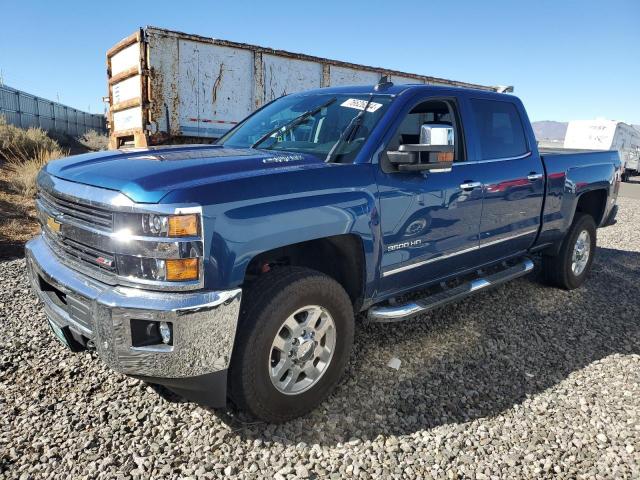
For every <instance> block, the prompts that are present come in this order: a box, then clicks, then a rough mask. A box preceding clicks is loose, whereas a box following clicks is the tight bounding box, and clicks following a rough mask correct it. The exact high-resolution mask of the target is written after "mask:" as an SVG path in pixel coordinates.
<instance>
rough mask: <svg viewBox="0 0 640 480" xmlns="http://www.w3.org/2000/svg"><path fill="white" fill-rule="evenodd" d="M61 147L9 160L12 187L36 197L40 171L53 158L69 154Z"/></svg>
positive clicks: (27, 196)
mask: <svg viewBox="0 0 640 480" xmlns="http://www.w3.org/2000/svg"><path fill="white" fill-rule="evenodd" d="M67 154H68V152H64V151H63V150H62V149H60V148H54V149H52V150H45V149H41V150H36V151H35V153H34V154H33V155H32V156H31V157H30V158H28V159H24V160H23V159H12V160H9V161H8V165H7V173H8V174H9V177H8V178H9V180H10V181H11V187H12V188H13V189H14V190H15V191H17V192H18V193H21V194H22V195H23V196H24V197H26V198H30V199H32V198H34V197H35V195H36V193H37V186H36V178H37V177H38V172H39V171H40V169H41V168H42V167H44V166H45V165H46V164H47V163H49V162H50V161H51V160H56V159H58V158H62V157H64V156H65V155H67Z"/></svg>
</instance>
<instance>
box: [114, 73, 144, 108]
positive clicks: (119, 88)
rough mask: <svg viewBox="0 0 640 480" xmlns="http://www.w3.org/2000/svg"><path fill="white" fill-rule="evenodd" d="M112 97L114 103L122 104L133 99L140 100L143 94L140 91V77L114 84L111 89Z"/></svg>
mask: <svg viewBox="0 0 640 480" xmlns="http://www.w3.org/2000/svg"><path fill="white" fill-rule="evenodd" d="M111 95H112V96H113V103H114V104H115V103H121V102H125V101H127V100H131V99H133V98H140V96H141V95H142V92H141V90H140V75H136V76H135V77H129V78H127V79H126V80H123V81H122V82H118V83H114V84H113V86H112V87H111Z"/></svg>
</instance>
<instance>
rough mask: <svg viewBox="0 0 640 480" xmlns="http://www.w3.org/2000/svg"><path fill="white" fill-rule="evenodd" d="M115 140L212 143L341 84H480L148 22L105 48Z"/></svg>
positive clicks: (114, 144) (125, 142) (113, 143)
mask: <svg viewBox="0 0 640 480" xmlns="http://www.w3.org/2000/svg"><path fill="white" fill-rule="evenodd" d="M107 75H108V87H109V118H108V121H109V131H110V147H111V148H118V147H120V146H123V145H135V146H137V147H144V146H148V145H158V144H162V143H178V142H189V141H202V142H210V141H212V140H213V139H216V138H218V137H220V136H221V135H222V134H224V133H225V132H226V131H227V130H229V129H230V128H231V127H233V126H234V125H235V124H236V123H237V122H238V121H240V120H242V119H243V118H244V117H246V116H247V115H248V114H250V113H251V112H252V111H254V110H255V109H256V108H259V107H260V106H262V105H263V104H265V103H267V102H269V101H271V100H273V99H274V98H277V97H280V96H282V95H286V94H288V93H294V92H299V91H303V90H309V89H312V88H319V87H327V86H336V85H358V84H359V85H363V84H375V83H377V81H378V80H379V79H380V77H381V76H383V75H388V76H389V77H390V78H391V81H393V82H394V83H424V84H430V85H453V86H461V87H472V88H479V89H483V90H498V91H499V90H501V88H502V87H490V86H485V85H475V84H471V83H466V82H459V81H454V80H446V79H443V78H436V77H429V76H425V75H418V74H413V73H406V72H399V71H395V70H389V69H386V68H379V67H369V66H365V65H356V64H352V63H347V62H340V61H336V60H329V59H326V58H319V57H313V56H310V55H303V54H299V53H290V52H285V51H282V50H273V49H270V48H264V47H258V46H255V45H247V44H244V43H236V42H230V41H226V40H218V39H214V38H206V37H201V36H197V35H189V34H186V33H181V32H174V31H170V30H165V29H161V28H156V27H146V28H142V29H140V30H139V31H137V32H135V33H134V34H133V35H130V36H129V37H127V38H125V39H123V40H122V41H120V42H118V43H117V44H116V45H114V46H113V47H112V48H111V49H110V50H109V51H108V52H107Z"/></svg>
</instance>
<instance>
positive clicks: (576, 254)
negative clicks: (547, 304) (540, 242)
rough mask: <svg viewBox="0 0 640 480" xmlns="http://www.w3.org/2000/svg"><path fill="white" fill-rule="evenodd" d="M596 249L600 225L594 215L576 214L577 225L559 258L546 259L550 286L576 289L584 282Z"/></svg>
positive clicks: (544, 259)
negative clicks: (597, 224) (596, 222)
mask: <svg viewBox="0 0 640 480" xmlns="http://www.w3.org/2000/svg"><path fill="white" fill-rule="evenodd" d="M595 250H596V224H595V221H594V220H593V217H592V216H591V215H587V214H585V213H576V215H575V218H574V221H573V224H572V225H571V228H570V230H569V232H568V233H567V236H566V237H565V239H564V241H563V242H562V246H561V248H560V252H559V253H558V255H555V256H546V257H543V263H542V266H543V271H544V275H545V278H546V280H547V283H549V284H551V285H554V286H556V287H560V288H564V289H567V290H572V289H574V288H578V287H579V286H580V285H582V284H583V283H584V281H585V280H586V278H587V275H588V273H589V270H590V269H591V264H592V263H593V256H594V254H595Z"/></svg>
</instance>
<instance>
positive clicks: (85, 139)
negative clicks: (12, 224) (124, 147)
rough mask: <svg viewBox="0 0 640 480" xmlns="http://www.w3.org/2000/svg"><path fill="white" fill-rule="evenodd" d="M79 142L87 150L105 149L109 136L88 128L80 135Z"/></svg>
mask: <svg viewBox="0 0 640 480" xmlns="http://www.w3.org/2000/svg"><path fill="white" fill-rule="evenodd" d="M79 140H80V143H81V144H82V145H84V146H85V147H87V148H88V149H89V150H93V151H98V150H106V149H107V148H108V147H109V137H108V136H107V135H104V134H102V133H98V132H96V131H95V130H89V131H88V132H87V133H85V134H84V135H82V136H81V137H80V139H79Z"/></svg>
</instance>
